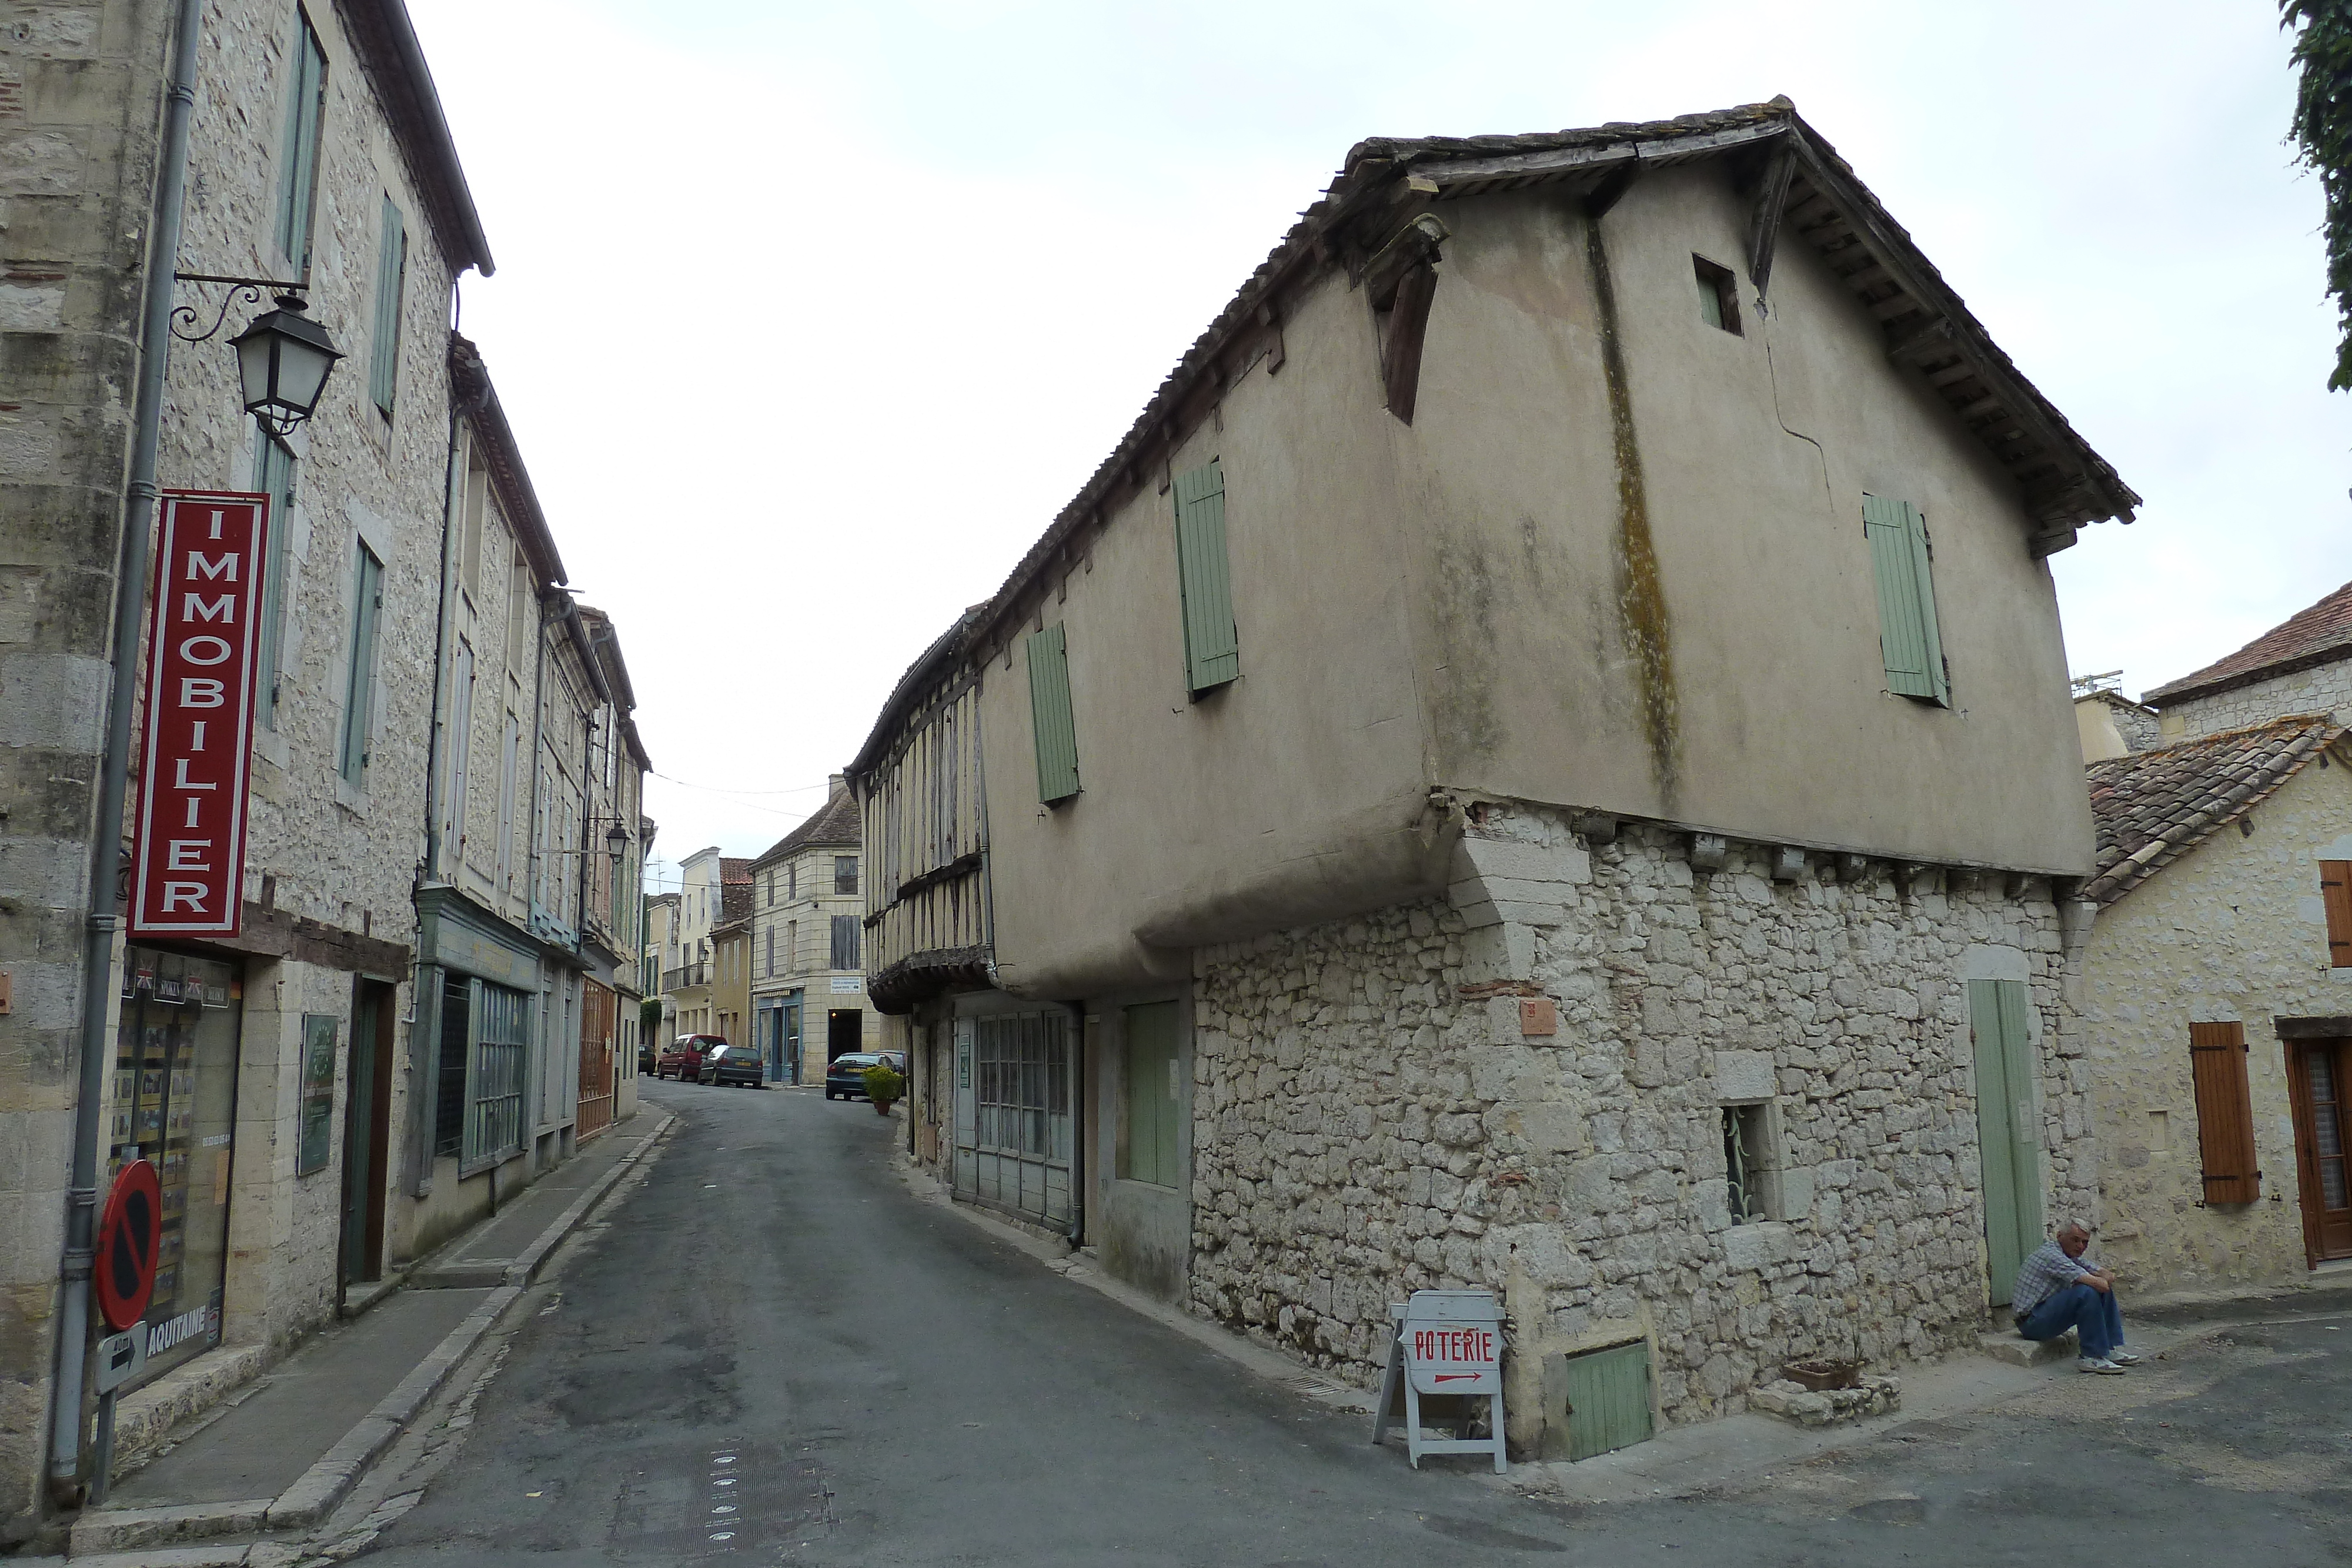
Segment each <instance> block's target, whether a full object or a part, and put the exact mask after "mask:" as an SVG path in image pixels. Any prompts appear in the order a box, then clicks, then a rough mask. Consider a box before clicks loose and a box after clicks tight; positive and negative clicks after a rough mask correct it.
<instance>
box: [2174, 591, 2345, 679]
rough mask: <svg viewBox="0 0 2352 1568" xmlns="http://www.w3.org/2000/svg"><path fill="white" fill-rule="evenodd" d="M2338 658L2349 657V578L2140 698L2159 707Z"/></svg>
mask: <svg viewBox="0 0 2352 1568" xmlns="http://www.w3.org/2000/svg"><path fill="white" fill-rule="evenodd" d="M2339 658H2352V582H2347V583H2346V584H2345V585H2344V586H2343V587H2341V588H2339V589H2337V590H2336V591H2335V592H2333V593H2331V594H2329V595H2328V596H2327V597H2326V598H2325V599H2323V600H2321V601H2319V602H2318V603H2316V604H2315V605H2313V606H2312V607H2311V608H2310V609H2308V610H2303V611H2298V612H2295V613H2294V614H2293V615H2290V616H2288V617H2287V618H2286V619H2285V620H2284V621H2282V622H2279V623H2278V624H2277V625H2275V626H2273V627H2272V628H2271V629H2270V630H2269V631H2267V632H2263V634H2262V635H2261V636H2259V637H2257V638H2255V639H2254V640H2253V641H2252V642H2251V643H2247V644H2246V645H2245V646H2244V647H2242V648H2241V649H2239V650H2238V651H2237V652H2236V653H2232V654H2231V655H2230V656H2229V657H2228V658H2226V659H2221V660H2217V661H2215V662H2214V663H2212V664H2208V665H2206V666H2205V667H2204V668H2203V669H2201V670H2200V671H2198V672H2197V673H2196V674H2192V675H2183V676H2181V677H2180V679H2179V680H2177V681H2171V682H2168V683H2167V684H2166V685H2160V686H2158V687H2157V688H2156V689H2155V690H2154V691H2152V692H2148V693H2147V694H2146V695H2144V696H2143V697H2142V698H2141V700H2142V701H2143V702H2149V703H2155V704H2156V705H2158V706H2163V705H2164V704H2165V703H2167V702H2179V701H2182V700H2183V699H2185V698H2188V697H2193V696H2206V695H2210V694H2212V693H2214V692H2225V691H2228V690H2230V689H2231V687H2233V686H2244V685H2252V684H2253V683H2254V682H2256V681H2259V680H2262V679H2263V678H2264V677H2265V676H2268V675H2283V674H2287V673H2288V672H2290V671H2293V670H2299V669H2304V668H2306V667H2308V666H2310V665H2312V664H2327V663H2330V662H2332V661H2333V660H2336V659H2339Z"/></svg>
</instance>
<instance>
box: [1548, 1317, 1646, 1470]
mask: <svg viewBox="0 0 2352 1568" xmlns="http://www.w3.org/2000/svg"><path fill="white" fill-rule="evenodd" d="M1544 1384H1545V1388H1544V1394H1545V1398H1544V1410H1545V1416H1546V1422H1545V1425H1546V1427H1552V1426H1553V1425H1554V1424H1555V1423H1557V1425H1558V1426H1559V1427H1565V1428H1566V1431H1567V1434H1568V1441H1567V1444H1566V1448H1567V1457H1568V1458H1570V1459H1590V1458H1594V1457H1596V1456H1598V1455H1601V1454H1607V1453H1612V1452H1614V1451H1615V1450H1617V1449H1619V1448H1630V1447H1631V1446H1633V1444H1635V1443H1643V1442H1647V1441H1648V1440H1649V1438H1650V1434H1651V1419H1650V1347H1649V1346H1648V1345H1646V1344H1621V1345H1617V1346H1614V1347H1612V1348H1611V1349H1608V1350H1595V1351H1587V1352H1585V1353H1584V1354H1580V1355H1562V1356H1557V1357H1554V1358H1553V1359H1552V1360H1551V1362H1550V1363H1549V1364H1548V1365H1547V1366H1546V1368H1545V1377H1544ZM1543 1446H1544V1450H1545V1457H1546V1458H1557V1457H1559V1448H1560V1447H1561V1445H1560V1443H1559V1439H1558V1437H1556V1436H1555V1435H1554V1434H1553V1433H1552V1432H1551V1431H1549V1430H1547V1431H1546V1433H1545V1434H1544V1445H1543Z"/></svg>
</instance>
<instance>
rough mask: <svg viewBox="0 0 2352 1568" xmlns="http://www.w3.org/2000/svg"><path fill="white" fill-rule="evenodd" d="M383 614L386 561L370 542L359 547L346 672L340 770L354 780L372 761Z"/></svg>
mask: <svg viewBox="0 0 2352 1568" xmlns="http://www.w3.org/2000/svg"><path fill="white" fill-rule="evenodd" d="M382 618H383V562H382V561H379V560H378V559H375V553H374V552H373V550H371V549H368V548H367V546H365V545H362V546H360V547H359V564H358V568H357V570H356V572H355V575H354V580H353V582H352V645H351V666H350V669H349V671H348V672H347V673H346V678H345V685H344V688H343V689H344V701H343V745H342V755H341V760H340V764H339V770H340V771H341V774H342V776H343V777H344V778H345V779H348V780H350V781H351V782H352V783H353V784H357V783H359V782H361V780H362V778H363V777H364V776H365V773H366V769H367V765H368V731H369V730H370V729H371V728H372V727H373V720H374V715H373V712H372V711H371V705H372V703H373V700H374V697H375V638H376V626H377V624H378V622H380V621H381V620H382Z"/></svg>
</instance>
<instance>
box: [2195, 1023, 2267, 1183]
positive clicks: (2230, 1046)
mask: <svg viewBox="0 0 2352 1568" xmlns="http://www.w3.org/2000/svg"><path fill="white" fill-rule="evenodd" d="M2189 1074H2190V1077H2191V1078H2192V1080H2193V1081H2194V1082H2195V1084H2196V1088H2197V1146H2198V1151H2199V1153H2200V1156H2201V1157H2202V1159H2203V1162H2204V1166H2205V1201H2206V1202H2207V1203H2252V1202H2253V1201H2254V1200H2255V1199H2256V1198H2257V1197H2261V1196H2262V1190H2263V1173H2262V1170H2261V1168H2260V1166H2259V1164H2258V1162H2257V1161H2256V1159H2255V1157H2254V1103H2253V1096H2252V1093H2251V1092H2249V1091H2248V1089H2247V1087H2246V1031H2245V1027H2244V1026H2243V1025H2242V1024H2235V1023H2192V1024H2190V1025H2189Z"/></svg>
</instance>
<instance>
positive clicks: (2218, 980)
mask: <svg viewBox="0 0 2352 1568" xmlns="http://www.w3.org/2000/svg"><path fill="white" fill-rule="evenodd" d="M2243 820H2244V821H2248V822H2251V823H2252V828H2253V831H2252V832H2251V833H2241V832H2240V831H2239V830H2238V829H2236V828H2234V827H2230V828H2224V829H2222V830H2221V831H2220V832H2219V833H2216V834H2215V835H2214V836H2213V837H2211V838H2210V839H2208V840H2206V841H2204V842H2203V843H2201V844H2200V845H2198V846H2197V847H2196V848H2195V849H2193V850H2191V851H2189V852H2188V853H2187V854H2185V855H2183V856H2182V857H2180V859H2179V860H2177V861H2175V862H2172V863H2171V864H2170V865H2168V866H2166V867H2165V868H2164V869H2163V870H2162V871H2160V872H2158V873H2157V874H2156V875H2155V876H2153V877H2151V878H2149V879H2148V880H2147V882H2145V883H2141V884H2140V885H2139V886H2138V887H2137V888H2135V889H2133V890H2132V891H2131V892H2130V893H2127V894H2125V895H2124V896H2123V897H2122V898H2120V899H2118V900H2117V901H2116V903H2114V904H2110V905H2109V906H2107V907H2106V908H2105V909H2104V910H2102V911H2100V912H2099V915H2098V918H2097V920H2096V922H2095V924H2094V925H2093V926H2092V928H2091V936H2090V943H2089V946H2088V947H2087V949H2086V950H2085V954H2084V985H2083V998H2082V1009H2083V1030H2084V1040H2085V1045H2086V1049H2087V1065H2088V1067H2089V1069H2090V1071H2091V1073H2092V1074H2093V1078H2094V1081H2095V1091H2094V1093H2095V1103H2096V1106H2097V1125H2098V1137H2099V1145H2100V1152H2101V1154H2100V1178H2099V1179H2100V1188H2101V1191H2102V1193H2103V1195H2104V1199H2105V1212H2106V1228H2105V1231H2104V1232H2103V1233H2102V1235H2101V1236H2100V1238H2099V1245H2100V1247H2101V1248H2102V1249H2103V1250H2104V1252H2105V1256H2106V1257H2107V1259H2108V1260H2110V1261H2111V1262H2113V1263H2114V1264H2115V1265H2116V1268H2117V1269H2119V1270H2122V1272H2123V1274H2124V1276H2125V1278H2126V1279H2128V1280H2130V1281H2133V1282H2134V1283H2136V1284H2145V1285H2147V1286H2149V1287H2152V1288H2155V1289H2160V1290H2169V1289H2176V1288H2190V1287H2205V1286H2213V1285H2221V1284H2235V1283H2243V1282H2251V1281H2263V1280H2274V1279H2278V1278H2281V1277H2283V1276H2292V1275H2299V1274H2301V1273H2302V1272H2303V1271H2304V1268H2305V1260H2304V1245H2303V1220H2302V1210H2301V1207H2300V1201H2301V1195H2300V1193H2299V1192H2298V1191H2297V1186H2296V1179H2295V1149H2294V1125H2293V1123H2292V1120H2291V1119H2290V1115H2289V1111H2288V1103H2287V1081H2286V1056H2285V1049H2284V1046H2283V1044H2282V1043H2281V1042H2280V1040H2279V1039H2278V1036H2277V1033H2276V1031H2275V1026H2274V1025H2273V1021H2272V1020H2273V1019H2276V1018H2309V1017H2335V1016H2341V1015H2343V1014H2346V1013H2352V969H2331V968H2330V967H2328V964H2327V926H2326V915H2325V913H2324V911H2323V910H2322V909H2321V907H2320V902H2319V868H2318V864H2317V862H2319V861H2321V860H2323V859H2326V860H2337V859H2352V768H2347V767H2346V766H2345V765H2344V762H2343V759H2342V758H2341V757H2340V756H2339V757H2337V758H2336V759H2335V761H2334V764H2333V765H2332V766H2329V767H2326V768H2321V767H2319V766H2318V765H2317V764H2313V765H2311V766H2308V767H2306V768H2304V770H2303V771H2302V772H2300V773H2298V774H2296V775H2295V776H2294V778H2293V779H2289V780H2288V781H2287V782H2286V783H2285V784H2284V785H2283V786H2281V787H2280V789H2278V791H2277V792H2276V793H2275V794H2273V795H2272V796H2271V797H2270V798H2269V799H2267V800H2264V801H2263V802H2262V803H2261V804H2260V805H2259V806H2257V807H2256V808H2255V809H2254V810H2252V811H2251V812H2250V813H2248V814H2247V816H2246V817H2245V818H2244V819H2243ZM2232 1019H2234V1020H2238V1021H2240V1022H2242V1024H2243V1025H2244V1028H2245V1039H2246V1044H2247V1045H2248V1047H2250V1050H2249V1051H2248V1052H2247V1057H2246V1068H2247V1082H2248V1087H2249V1088H2250V1089H2251V1091H2252V1097H2253V1111H2254V1145H2255V1148H2256V1151H2257V1152H2258V1154H2259V1155H2260V1156H2261V1163H2262V1172H2263V1193H2262V1197H2260V1198H2259V1199H2257V1200H2256V1201H2255V1202H2253V1203H2252V1204H2229V1205H2220V1206H2215V1207H2204V1206H2203V1198H2204V1183H2203V1179H2202V1177H2203V1165H2202V1162H2201V1159H2200V1152H2199V1144H2198V1121H2197V1098H2196V1092H2195V1091H2194V1089H2193V1087H2192V1086H2191V1083H2190V1081H2189V1025H2190V1024H2191V1023H2204V1022H2216V1021H2227V1020H2232Z"/></svg>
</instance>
